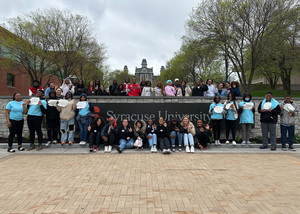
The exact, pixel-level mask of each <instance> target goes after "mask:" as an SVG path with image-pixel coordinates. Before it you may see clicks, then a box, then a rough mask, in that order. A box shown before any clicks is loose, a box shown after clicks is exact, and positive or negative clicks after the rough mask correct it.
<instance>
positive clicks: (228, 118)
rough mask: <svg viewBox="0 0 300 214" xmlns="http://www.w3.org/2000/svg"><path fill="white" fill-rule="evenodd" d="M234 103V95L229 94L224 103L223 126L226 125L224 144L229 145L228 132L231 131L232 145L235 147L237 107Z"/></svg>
mask: <svg viewBox="0 0 300 214" xmlns="http://www.w3.org/2000/svg"><path fill="white" fill-rule="evenodd" d="M235 101H236V100H235V95H234V94H231V93H230V94H228V95H227V100H226V101H225V102H224V108H225V125H226V142H225V144H229V132H230V130H231V134H232V145H236V142H235V136H236V120H237V119H238V106H237V104H236V102H235Z"/></svg>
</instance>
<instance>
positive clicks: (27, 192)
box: [0, 152, 300, 214]
mask: <svg viewBox="0 0 300 214" xmlns="http://www.w3.org/2000/svg"><path fill="white" fill-rule="evenodd" d="M0 178H1V183H0V189H1V192H0V208H1V210H0V213H26V214H27V213H300V154H299V153H298V152H297V153H286V154H282V153H279V154H278V153H277V154H270V153H268V154H200V153H196V154H185V153H181V154H180V153H175V154H171V155H169V156H165V155H162V154H149V153H146V152H144V153H127V154H126V153H124V154H116V153H114V154H100V153H98V154H28V153H27V154H26V153H18V154H14V155H8V156H6V157H3V158H2V159H1V160H0Z"/></svg>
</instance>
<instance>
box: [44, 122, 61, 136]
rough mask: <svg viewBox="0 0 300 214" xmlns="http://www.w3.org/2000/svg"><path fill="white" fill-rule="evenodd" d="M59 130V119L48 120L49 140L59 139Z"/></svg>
mask: <svg viewBox="0 0 300 214" xmlns="http://www.w3.org/2000/svg"><path fill="white" fill-rule="evenodd" d="M58 130H59V119H57V120H47V132H48V140H49V141H53V140H57V134H58Z"/></svg>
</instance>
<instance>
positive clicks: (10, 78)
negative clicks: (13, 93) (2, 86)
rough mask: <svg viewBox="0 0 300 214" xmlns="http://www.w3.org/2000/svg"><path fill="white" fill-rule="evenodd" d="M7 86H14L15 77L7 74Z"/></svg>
mask: <svg viewBox="0 0 300 214" xmlns="http://www.w3.org/2000/svg"><path fill="white" fill-rule="evenodd" d="M7 86H9V87H14V86H15V75H13V74H9V73H8V74H7Z"/></svg>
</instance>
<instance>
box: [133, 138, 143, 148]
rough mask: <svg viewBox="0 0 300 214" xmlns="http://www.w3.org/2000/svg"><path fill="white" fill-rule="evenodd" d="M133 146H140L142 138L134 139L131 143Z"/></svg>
mask: <svg viewBox="0 0 300 214" xmlns="http://www.w3.org/2000/svg"><path fill="white" fill-rule="evenodd" d="M133 145H134V146H135V147H142V146H143V140H142V139H141V138H140V139H136V141H135V142H134V144H133Z"/></svg>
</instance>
